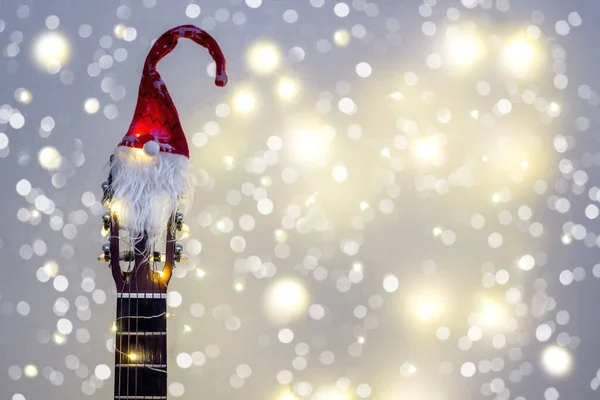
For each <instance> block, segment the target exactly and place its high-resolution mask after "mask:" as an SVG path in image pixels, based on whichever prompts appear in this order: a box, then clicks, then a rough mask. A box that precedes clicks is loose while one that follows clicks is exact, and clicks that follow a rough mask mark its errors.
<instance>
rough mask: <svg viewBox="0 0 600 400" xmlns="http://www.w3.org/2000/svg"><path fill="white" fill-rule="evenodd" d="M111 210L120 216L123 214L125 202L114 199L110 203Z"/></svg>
mask: <svg viewBox="0 0 600 400" xmlns="http://www.w3.org/2000/svg"><path fill="white" fill-rule="evenodd" d="M110 211H111V213H113V214H114V215H116V216H117V217H118V216H120V215H123V203H121V202H119V201H114V202H113V203H112V204H111V205H110Z"/></svg>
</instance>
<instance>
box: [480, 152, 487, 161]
mask: <svg viewBox="0 0 600 400" xmlns="http://www.w3.org/2000/svg"><path fill="white" fill-rule="evenodd" d="M481 160H482V161H483V162H487V161H488V156H486V155H485V154H484V155H483V156H482V157H481Z"/></svg>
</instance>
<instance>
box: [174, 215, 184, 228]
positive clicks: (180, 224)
mask: <svg viewBox="0 0 600 400" xmlns="http://www.w3.org/2000/svg"><path fill="white" fill-rule="evenodd" d="M175 228H176V229H177V231H179V232H181V230H182V229H183V214H182V213H177V214H175Z"/></svg>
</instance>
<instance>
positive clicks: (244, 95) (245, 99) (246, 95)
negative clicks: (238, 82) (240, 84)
mask: <svg viewBox="0 0 600 400" xmlns="http://www.w3.org/2000/svg"><path fill="white" fill-rule="evenodd" d="M255 105H256V99H255V98H254V95H253V94H252V93H251V92H250V91H247V90H243V91H240V92H238V93H237V94H236V95H235V97H234V100H233V106H234V108H235V109H236V110H238V111H240V112H242V113H245V114H247V113H249V112H250V111H252V110H254V107H255Z"/></svg>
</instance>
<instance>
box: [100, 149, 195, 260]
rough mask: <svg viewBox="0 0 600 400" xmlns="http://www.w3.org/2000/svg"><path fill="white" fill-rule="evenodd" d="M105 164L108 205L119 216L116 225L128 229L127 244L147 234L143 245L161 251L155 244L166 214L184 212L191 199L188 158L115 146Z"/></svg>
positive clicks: (163, 225) (161, 233)
mask: <svg viewBox="0 0 600 400" xmlns="http://www.w3.org/2000/svg"><path fill="white" fill-rule="evenodd" d="M108 168H109V172H110V175H111V178H112V183H111V187H110V190H111V193H112V199H111V200H110V202H109V204H108V206H109V207H110V209H111V210H112V211H113V212H116V213H117V215H118V216H119V225H120V228H121V229H125V230H127V231H128V233H129V239H130V240H131V242H132V243H131V245H132V246H133V245H134V244H135V243H136V242H137V241H138V240H140V239H141V238H142V237H143V236H144V235H147V237H148V241H147V244H146V249H153V250H152V251H162V249H161V248H160V247H159V246H158V245H159V241H160V239H161V237H162V235H163V233H164V232H165V231H166V229H167V224H168V222H169V218H171V217H172V216H174V215H175V212H177V211H178V212H181V213H183V214H185V213H186V212H187V211H188V209H189V206H190V205H191V202H192V194H193V187H194V184H195V177H194V174H193V171H192V167H191V163H190V161H189V159H188V158H187V157H185V156H182V155H180V154H171V153H164V152H161V153H159V154H158V155H156V156H149V155H147V154H146V153H145V152H144V151H143V150H141V149H135V148H131V147H126V146H119V147H117V149H116V150H115V153H114V157H113V161H112V163H110V165H109V166H108ZM148 255H149V254H148Z"/></svg>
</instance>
